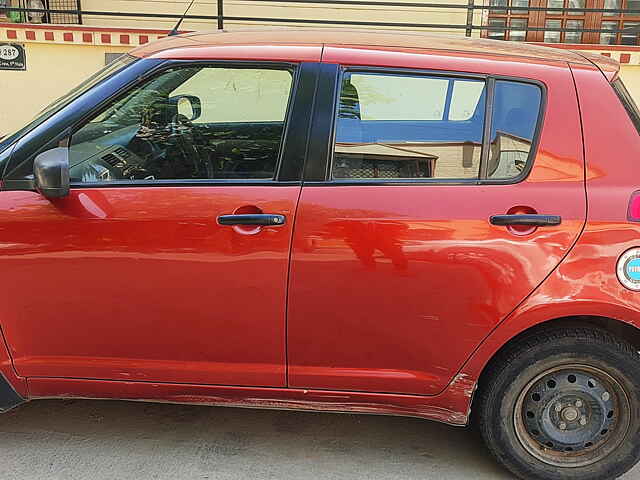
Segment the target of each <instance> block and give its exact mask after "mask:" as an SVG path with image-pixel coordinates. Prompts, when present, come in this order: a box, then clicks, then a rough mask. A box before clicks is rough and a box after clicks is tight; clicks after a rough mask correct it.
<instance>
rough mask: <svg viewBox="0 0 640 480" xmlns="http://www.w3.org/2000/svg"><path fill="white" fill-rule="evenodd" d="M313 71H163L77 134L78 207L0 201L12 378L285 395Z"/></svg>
mask: <svg viewBox="0 0 640 480" xmlns="http://www.w3.org/2000/svg"><path fill="white" fill-rule="evenodd" d="M305 68H307V69H308V68H315V67H314V66H313V64H303V65H293V64H279V63H268V62H267V63H260V64H252V63H250V62H249V63H247V62H243V63H240V64H237V65H236V64H234V63H233V62H231V63H229V62H227V63H224V64H211V63H199V62H193V63H188V62H186V63H185V62H182V63H179V64H176V65H171V66H168V67H167V68H164V69H163V70H162V71H161V72H160V73H158V74H156V75H154V76H152V77H151V78H150V79H148V80H145V81H144V82H142V83H140V84H138V85H137V86H135V87H133V88H131V89H129V90H128V91H127V92H126V94H124V95H118V96H117V98H116V99H115V100H114V101H111V102H110V103H109V104H108V105H107V106H106V107H105V108H102V109H101V110H100V112H99V113H98V114H93V115H92V116H91V117H90V119H89V120H87V121H85V122H83V123H82V124H80V125H78V127H77V128H76V129H75V131H74V132H73V135H72V136H71V137H70V142H69V158H70V177H71V192H70V195H69V196H68V197H66V198H62V199H59V200H47V199H45V198H44V197H42V196H41V195H39V194H38V193H35V192H31V191H5V192H1V193H0V204H2V209H0V226H1V227H0V228H1V230H2V262H3V280H2V282H1V283H2V286H1V289H2V291H3V295H4V297H3V298H4V299H5V300H4V301H3V302H2V307H1V310H2V327H3V331H4V334H5V335H6V339H7V341H8V343H9V345H10V347H11V354H12V357H13V361H14V365H15V368H16V370H17V372H18V374H20V375H23V376H27V377H75V378H87V379H115V380H132V381H155V382H179V383H197V384H224V385H262V386H284V385H286V379H285V306H286V300H285V296H286V288H287V275H288V264H289V252H290V242H291V234H292V231H293V218H294V215H295V212H296V204H297V200H298V197H299V193H300V181H299V177H297V178H296V174H295V170H296V168H298V171H299V170H300V168H301V167H300V165H301V162H302V158H303V157H302V156H300V155H299V152H298V151H297V146H298V145H300V144H301V143H300V142H302V144H303V145H304V142H305V138H306V137H305V135H306V131H307V127H306V123H305V122H306V120H305V117H306V113H307V112H306V109H308V108H309V105H307V104H306V103H305V102H306V101H307V100H306V99H305V95H306V93H305V92H307V90H308V84H309V79H308V77H309V75H308V73H304V72H303V70H304V69H305ZM301 78H304V79H305V80H304V81H302V80H300V79H301ZM307 93H308V92H307ZM296 110H297V112H298V113H296ZM303 152H304V150H303ZM298 163H299V164H300V165H299V166H298V167H296V164H298Z"/></svg>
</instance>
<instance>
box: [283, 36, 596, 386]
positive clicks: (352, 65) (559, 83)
mask: <svg viewBox="0 0 640 480" xmlns="http://www.w3.org/2000/svg"><path fill="white" fill-rule="evenodd" d="M462 57H463V56H462V55H461V56H458V58H454V57H449V56H446V55H441V54H437V53H434V52H422V53H420V52H411V51H404V52H403V53H402V55H398V54H394V53H393V52H389V51H382V50H377V51H367V49H366V48H354V49H349V48H338V47H330V46H329V47H326V48H325V54H324V57H323V61H324V62H325V64H324V65H323V75H324V76H325V79H324V81H321V85H324V87H323V90H322V91H321V92H320V93H319V95H324V97H322V98H324V101H322V100H319V101H318V104H319V105H320V104H322V105H324V106H325V107H324V108H319V110H318V111H316V118H315V123H314V133H315V137H316V138H318V140H317V141H316V143H315V144H313V147H314V148H312V149H311V152H310V157H309V159H308V162H307V168H306V172H305V183H304V187H303V189H302V195H301V199H300V203H299V207H298V213H297V221H296V229H295V233H294V242H293V254H292V263H291V277H290V289H289V308H288V315H289V316H288V359H289V384H290V386H292V387H301V388H323V389H335V390H352V391H367V392H393V393H411V394H426V395H432V394H437V393H438V392H440V391H442V390H443V389H444V388H445V386H446V385H447V384H448V383H449V382H450V381H451V380H452V378H453V377H454V375H455V374H456V372H457V371H458V369H459V368H460V367H461V366H462V363H463V362H464V361H465V359H466V358H468V356H469V355H470V353H471V352H472V351H473V350H474V349H475V348H476V347H477V346H478V345H479V343H480V342H481V341H482V340H483V338H485V336H486V335H488V333H489V332H490V331H491V330H492V329H493V328H494V327H495V326H496V325H497V324H498V323H499V322H500V321H501V320H502V319H504V318H505V316H507V315H508V314H509V312H511V311H512V310H513V309H514V308H515V307H516V306H517V305H518V304H519V303H520V302H521V301H522V300H523V299H524V298H526V297H527V295H529V294H530V293H531V292H532V291H533V290H534V289H535V288H536V286H537V285H539V284H540V282H542V281H543V279H544V278H545V277H546V276H547V275H548V274H549V273H550V272H551V271H552V270H553V269H554V268H555V267H556V266H557V265H558V263H559V262H560V261H561V260H562V258H563V257H564V256H565V255H566V254H567V252H568V251H569V250H570V249H571V247H572V245H573V243H574V242H575V240H576V239H577V237H578V236H579V234H580V232H581V229H582V228H583V225H584V221H585V210H586V204H585V193H584V173H585V172H584V168H583V159H582V140H581V130H580V120H579V111H578V104H577V100H576V95H575V89H574V85H573V82H572V77H571V73H570V71H569V69H568V68H567V65H566V64H564V65H562V64H553V63H548V64H546V65H542V64H540V65H535V64H532V65H526V64H523V63H517V62H511V61H508V59H500V58H495V59H492V60H493V62H491V63H490V65H491V66H490V67H488V65H489V62H486V61H484V60H483V59H473V58H469V59H465V58H462ZM533 63H535V62H533ZM363 65H366V66H363ZM408 66H410V67H412V68H411V69H407V67H408ZM328 119H329V120H328ZM325 136H326V138H330V139H331V141H329V142H326V141H322V138H325ZM520 223H527V225H520ZM531 223H534V225H531ZM576 288H579V287H576ZM558 295H562V292H558Z"/></svg>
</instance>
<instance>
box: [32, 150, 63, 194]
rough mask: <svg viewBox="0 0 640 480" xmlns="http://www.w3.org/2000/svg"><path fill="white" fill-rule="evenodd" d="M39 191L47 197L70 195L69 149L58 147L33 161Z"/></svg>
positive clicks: (36, 185)
mask: <svg viewBox="0 0 640 480" xmlns="http://www.w3.org/2000/svg"><path fill="white" fill-rule="evenodd" d="M33 176H34V179H35V187H36V190H37V191H38V193H40V194H41V195H42V196H44V197H46V198H62V197H66V196H67V195H69V149H68V148H65V147H57V148H53V149H51V150H47V151H46V152H43V153H41V154H40V155H38V156H37V157H36V158H35V160H34V162H33Z"/></svg>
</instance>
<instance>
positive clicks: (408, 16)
mask: <svg viewBox="0 0 640 480" xmlns="http://www.w3.org/2000/svg"><path fill="white" fill-rule="evenodd" d="M394 1H396V2H398V1H399V2H402V3H405V2H406V3H410V2H411V3H416V2H415V0H394ZM105 3H106V2H104V0H83V2H82V8H83V9H85V10H87V11H91V10H94V11H101V10H106V9H108V10H111V11H119V12H134V13H167V14H173V15H182V14H183V13H184V11H185V9H186V8H187V6H188V4H189V3H190V0H189V1H187V0H185V1H173V0H111V1H110V2H108V7H106V6H105ZM425 3H427V2H425ZM433 3H437V2H433ZM447 3H448V4H451V5H467V3H468V2H467V0H447ZM189 14H190V15H198V16H215V15H217V1H216V0H198V1H197V2H195V4H194V5H193V7H192V9H191V11H190V12H189ZM224 15H225V16H231V17H249V16H250V17H259V18H266V19H282V18H293V19H304V20H329V21H331V20H334V21H336V20H338V21H346V20H348V21H367V22H392V23H393V22H397V23H421V24H451V25H453V24H455V25H460V26H463V25H464V24H465V23H466V17H467V11H466V9H464V8H459V9H454V8H431V7H428V8H424V7H415V6H407V7H402V6H394V7H386V6H382V5H381V6H369V5H360V6H358V5H331V6H327V5H322V4H321V3H316V4H295V3H283V2H275V1H274V2H252V1H250V0H225V1H224ZM480 18H481V17H480V11H479V10H478V17H477V20H476V24H479V22H480ZM83 21H84V24H85V25H98V26H107V27H133V26H135V27H138V28H144V27H150V28H167V29H169V28H171V27H173V25H174V24H175V22H176V20H170V19H167V20H163V19H156V18H153V19H140V18H137V19H132V18H131V17H101V16H91V15H85V16H84V18H83ZM216 22H217V21H216V20H215V19H210V20H188V21H185V22H184V24H183V26H184V28H186V29H192V30H203V29H205V30H206V29H215V28H217V23H216ZM256 25H296V24H295V23H293V24H291V23H286V24H283V23H282V22H277V21H261V22H250V21H235V20H228V21H225V27H237V26H256ZM318 26H322V25H318ZM325 26H326V25H325ZM377 28H384V27H377ZM395 28H398V27H395ZM406 28H408V27H406ZM438 30H441V31H443V32H450V33H460V32H464V29H462V30H461V29H438Z"/></svg>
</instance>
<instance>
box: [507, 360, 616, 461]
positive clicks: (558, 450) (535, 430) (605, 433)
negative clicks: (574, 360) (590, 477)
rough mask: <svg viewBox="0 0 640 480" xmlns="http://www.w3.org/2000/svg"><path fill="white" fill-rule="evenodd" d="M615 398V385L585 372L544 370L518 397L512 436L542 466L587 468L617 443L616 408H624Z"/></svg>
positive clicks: (579, 369) (591, 371) (569, 368)
mask: <svg viewBox="0 0 640 480" xmlns="http://www.w3.org/2000/svg"><path fill="white" fill-rule="evenodd" d="M597 373H602V375H598V374H597ZM621 395H624V391H620V389H619V388H618V384H617V383H616V382H615V380H613V379H611V378H610V377H609V376H608V375H607V374H605V373H604V372H597V371H596V370H595V369H592V368H590V367H586V366H584V368H582V366H578V365H576V366H575V368H573V366H566V367H562V368H555V369H552V370H549V371H548V373H545V374H542V375H540V376H539V377H537V378H536V379H534V380H532V381H531V382H530V383H529V384H528V385H527V387H525V389H524V390H523V392H522V394H521V395H520V397H519V400H518V402H519V403H518V407H517V409H516V418H515V420H516V433H517V434H518V437H519V438H520V441H521V442H522V443H523V446H525V448H526V449H527V450H528V451H529V452H530V453H532V454H533V455H534V456H536V457H538V458H540V459H541V460H544V461H546V462H547V463H551V464H555V465H563V466H564V465H567V464H570V465H574V466H577V465H579V464H585V462H586V464H588V463H593V462H594V461H597V459H598V458H601V457H602V455H604V453H605V451H606V450H608V449H609V448H610V444H612V443H616V442H617V441H618V434H617V432H619V431H620V428H618V426H619V425H618V422H619V419H620V417H621V408H623V407H624V405H627V404H628V400H627V399H626V396H624V398H623V397H622V396H621ZM627 408H628V407H627ZM518 412H519V413H518ZM518 415H519V418H518ZM625 418H626V416H625ZM623 423H624V422H623ZM625 428H626V427H625ZM614 432H615V434H614ZM614 437H615V438H614ZM523 439H524V440H523Z"/></svg>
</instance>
